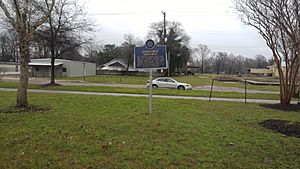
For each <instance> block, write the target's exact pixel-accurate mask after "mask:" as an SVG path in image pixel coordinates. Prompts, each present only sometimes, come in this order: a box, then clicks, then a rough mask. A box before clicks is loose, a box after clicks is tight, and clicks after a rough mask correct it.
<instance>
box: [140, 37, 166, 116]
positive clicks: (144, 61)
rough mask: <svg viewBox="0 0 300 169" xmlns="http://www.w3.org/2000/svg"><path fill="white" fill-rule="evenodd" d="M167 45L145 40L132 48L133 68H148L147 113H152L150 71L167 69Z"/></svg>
mask: <svg viewBox="0 0 300 169" xmlns="http://www.w3.org/2000/svg"><path fill="white" fill-rule="evenodd" d="M167 63H168V62H167V47H166V46H165V45H156V44H155V42H154V41H153V40H151V39H150V40H147V41H146V43H145V45H144V46H142V47H135V48H134V68H136V69H144V70H145V69H146V70H149V114H150V115H151V114H152V71H153V70H156V69H167V68H168V64H167Z"/></svg>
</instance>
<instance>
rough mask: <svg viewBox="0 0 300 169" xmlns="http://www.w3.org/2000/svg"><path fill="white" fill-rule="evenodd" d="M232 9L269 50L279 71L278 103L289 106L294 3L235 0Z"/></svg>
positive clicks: (296, 36) (298, 20)
mask: <svg viewBox="0 0 300 169" xmlns="http://www.w3.org/2000/svg"><path fill="white" fill-rule="evenodd" d="M235 7H236V9H237V10H238V11H239V13H240V14H241V19H242V21H243V22H244V23H245V24H247V25H250V26H253V27H254V28H256V29H257V30H258V31H259V33H260V34H261V36H262V37H263V38H264V39H265V41H266V44H267V46H268V47H269V48H270V49H271V51H272V54H273V57H274V62H275V64H276V67H277V69H278V72H279V78H280V101H281V104H283V105H288V104H290V101H291V99H292V96H293V94H294V92H295V83H296V77H297V74H298V72H299V54H300V51H299V44H300V32H299V30H300V29H299V28H300V25H299V24H300V17H299V5H298V0H284V1H283V0H236V1H235ZM282 64H284V65H282Z"/></svg>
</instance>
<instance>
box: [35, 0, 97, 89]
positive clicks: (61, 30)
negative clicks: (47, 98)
mask: <svg viewBox="0 0 300 169" xmlns="http://www.w3.org/2000/svg"><path fill="white" fill-rule="evenodd" d="M51 10H52V9H51V8H48V9H47V11H46V13H48V12H49V11H51ZM91 30H92V22H90V21H89V20H88V19H87V18H86V12H85V11H84V7H83V6H82V5H80V4H79V2H78V0H60V1H57V2H56V5H55V6H54V9H53V12H52V14H51V15H50V17H49V18H48V20H47V21H46V23H45V24H43V26H42V27H41V28H40V29H39V31H37V36H38V37H39V38H38V39H40V40H42V41H41V42H46V45H47V46H48V49H49V51H50V56H51V81H50V84H52V85H54V84H55V59H57V58H61V57H62V56H63V55H64V54H66V53H68V52H70V51H71V52H72V51H73V52H75V53H74V55H76V54H77V53H76V52H77V49H78V48H80V47H81V45H83V44H85V43H87V42H88V41H89V40H90V39H89V38H85V37H87V36H83V35H84V33H86V32H88V31H91Z"/></svg>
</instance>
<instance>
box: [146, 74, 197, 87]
mask: <svg viewBox="0 0 300 169" xmlns="http://www.w3.org/2000/svg"><path fill="white" fill-rule="evenodd" d="M147 87H149V80H148V84H147ZM152 87H153V88H173V89H180V90H192V85H190V84H187V83H180V82H177V81H176V80H174V79H172V78H168V77H159V78H157V79H154V80H152Z"/></svg>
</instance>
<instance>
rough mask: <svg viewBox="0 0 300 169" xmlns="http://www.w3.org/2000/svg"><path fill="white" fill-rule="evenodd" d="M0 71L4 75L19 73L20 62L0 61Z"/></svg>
mask: <svg viewBox="0 0 300 169" xmlns="http://www.w3.org/2000/svg"><path fill="white" fill-rule="evenodd" d="M0 72H2V73H5V74H6V75H19V74H20V63H18V62H0Z"/></svg>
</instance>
